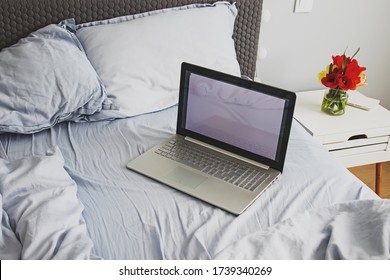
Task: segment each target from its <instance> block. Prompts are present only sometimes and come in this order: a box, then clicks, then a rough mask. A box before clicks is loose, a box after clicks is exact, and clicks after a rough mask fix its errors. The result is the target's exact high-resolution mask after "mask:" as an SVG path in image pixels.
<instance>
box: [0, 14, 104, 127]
mask: <svg viewBox="0 0 390 280" xmlns="http://www.w3.org/2000/svg"><path fill="white" fill-rule="evenodd" d="M73 26H74V20H72V19H71V20H66V21H63V22H61V23H60V24H58V25H55V24H51V25H48V26H46V27H44V28H41V29H39V30H38V31H36V32H33V33H31V34H30V35H29V36H27V37H26V38H23V39H21V40H20V41H19V42H18V43H16V44H15V45H13V46H11V47H9V48H6V49H3V50H2V51H1V52H0V133H1V132H13V133H34V132H37V131H41V130H43V129H46V128H49V127H52V126H53V125H55V124H56V123H59V122H62V121H67V120H72V121H78V120H82V119H83V118H84V116H86V115H91V114H94V113H95V112H98V111H100V110H102V109H109V108H110V107H111V101H110V100H109V99H107V95H106V91H105V88H104V86H103V84H102V82H101V80H100V78H99V77H98V75H97V73H96V71H95V69H94V68H93V67H92V65H91V63H90V62H89V60H88V58H87V56H86V54H85V52H84V50H83V47H82V45H81V44H80V42H79V41H78V39H77V37H76V36H75V34H74V32H73V30H72V27H73Z"/></svg>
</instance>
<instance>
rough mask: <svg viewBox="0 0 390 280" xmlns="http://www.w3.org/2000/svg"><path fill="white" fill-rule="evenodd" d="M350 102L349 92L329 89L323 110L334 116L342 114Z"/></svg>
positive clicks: (323, 102) (323, 101)
mask: <svg viewBox="0 0 390 280" xmlns="http://www.w3.org/2000/svg"><path fill="white" fill-rule="evenodd" d="M347 102H348V93H347V91H345V90H341V89H329V90H328V91H327V92H325V94H324V98H323V100H322V105H321V111H322V112H324V113H327V114H329V115H332V116H340V115H343V114H344V113H345V107H346V106H347Z"/></svg>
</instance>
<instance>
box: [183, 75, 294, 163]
mask: <svg viewBox="0 0 390 280" xmlns="http://www.w3.org/2000/svg"><path fill="white" fill-rule="evenodd" d="M188 78H189V81H188V99H187V114H186V117H185V128H186V129H187V130H190V131H193V132H196V133H198V134H201V135H204V136H206V137H209V138H213V139H216V140H218V141H221V142H224V143H227V144H230V145H232V146H235V147H238V148H241V149H243V150H246V151H249V152H252V153H254V154H257V155H260V156H262V157H265V158H268V159H271V160H277V153H278V147H279V144H280V143H279V141H280V139H281V138H280V131H281V126H282V121H283V115H284V113H285V107H286V100H285V99H282V98H277V97H275V96H272V95H269V94H263V93H261V92H259V91H255V90H252V89H247V88H243V87H239V86H237V85H233V84H229V83H226V82H222V81H218V80H215V79H210V78H208V77H204V76H201V75H198V74H194V73H191V74H190V76H189V77H188Z"/></svg>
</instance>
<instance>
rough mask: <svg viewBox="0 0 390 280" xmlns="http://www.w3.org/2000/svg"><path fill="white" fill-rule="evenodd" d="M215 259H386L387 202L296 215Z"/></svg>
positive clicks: (389, 253)
mask: <svg viewBox="0 0 390 280" xmlns="http://www.w3.org/2000/svg"><path fill="white" fill-rule="evenodd" d="M216 259H283V260H296V259H304V260H312V259H331V260H339V259H344V260H346V259H347V260H348V259H349V260H351V259H387V260H388V259H390V200H357V201H352V202H345V203H341V204H336V205H332V206H330V207H326V208H320V209H313V210H309V211H305V212H304V213H302V214H298V215H296V216H294V217H291V218H289V219H287V220H285V221H283V222H280V223H278V224H276V225H275V226H272V227H270V228H269V229H266V230H264V231H260V232H256V233H252V234H250V235H248V236H245V237H244V238H242V239H241V240H239V241H237V242H235V243H233V244H232V245H230V246H228V247H227V248H225V249H224V250H222V251H221V252H220V253H219V254H218V255H217V256H216Z"/></svg>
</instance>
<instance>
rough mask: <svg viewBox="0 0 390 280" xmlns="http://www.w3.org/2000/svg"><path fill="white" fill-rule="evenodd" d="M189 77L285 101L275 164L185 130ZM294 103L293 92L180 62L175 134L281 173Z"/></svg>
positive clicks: (294, 96)
mask: <svg viewBox="0 0 390 280" xmlns="http://www.w3.org/2000/svg"><path fill="white" fill-rule="evenodd" d="M191 73H192V74H196V75H200V76H204V77H207V78H211V79H215V80H218V81H221V82H225V83H229V84H233V85H236V86H239V87H244V88H246V89H250V90H254V91H258V92H260V93H262V94H267V95H270V96H273V97H277V98H281V99H283V100H285V107H284V113H283V117H282V124H281V127H280V134H279V141H278V147H277V153H276V158H275V159H274V160H273V159H270V158H267V157H264V156H261V155H258V154H255V153H252V152H249V151H246V150H243V149H241V148H238V147H235V146H232V145H229V144H226V143H224V142H221V141H218V140H216V139H213V138H209V137H207V136H204V135H202V134H199V133H196V132H194V131H191V130H188V129H186V127H185V126H186V112H187V103H188V84H189V76H190V74H191ZM295 100H296V95H295V93H294V92H291V91H288V90H284V89H280V88H277V87H273V86H269V85H266V84H263V83H258V82H254V81H252V80H249V79H244V78H241V77H237V76H233V75H230V74H226V73H222V72H219V71H215V70H212V69H208V68H204V67H201V66H197V65H193V64H190V63H186V62H183V63H182V66H181V77H180V91H179V107H178V108H179V109H178V118H177V127H176V133H177V134H179V135H182V136H188V137H191V138H193V139H196V140H199V141H201V142H204V143H207V144H209V145H212V146H215V147H218V148H221V149H224V150H226V151H229V152H232V153H234V154H237V155H240V156H243V157H246V158H249V159H251V160H254V161H256V162H259V163H262V164H266V165H268V166H270V167H272V168H274V169H276V170H279V171H281V172H282V171H283V167H284V161H285V156H286V151H287V146H288V141H289V137H290V131H291V125H292V119H293V114H294V107H295Z"/></svg>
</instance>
